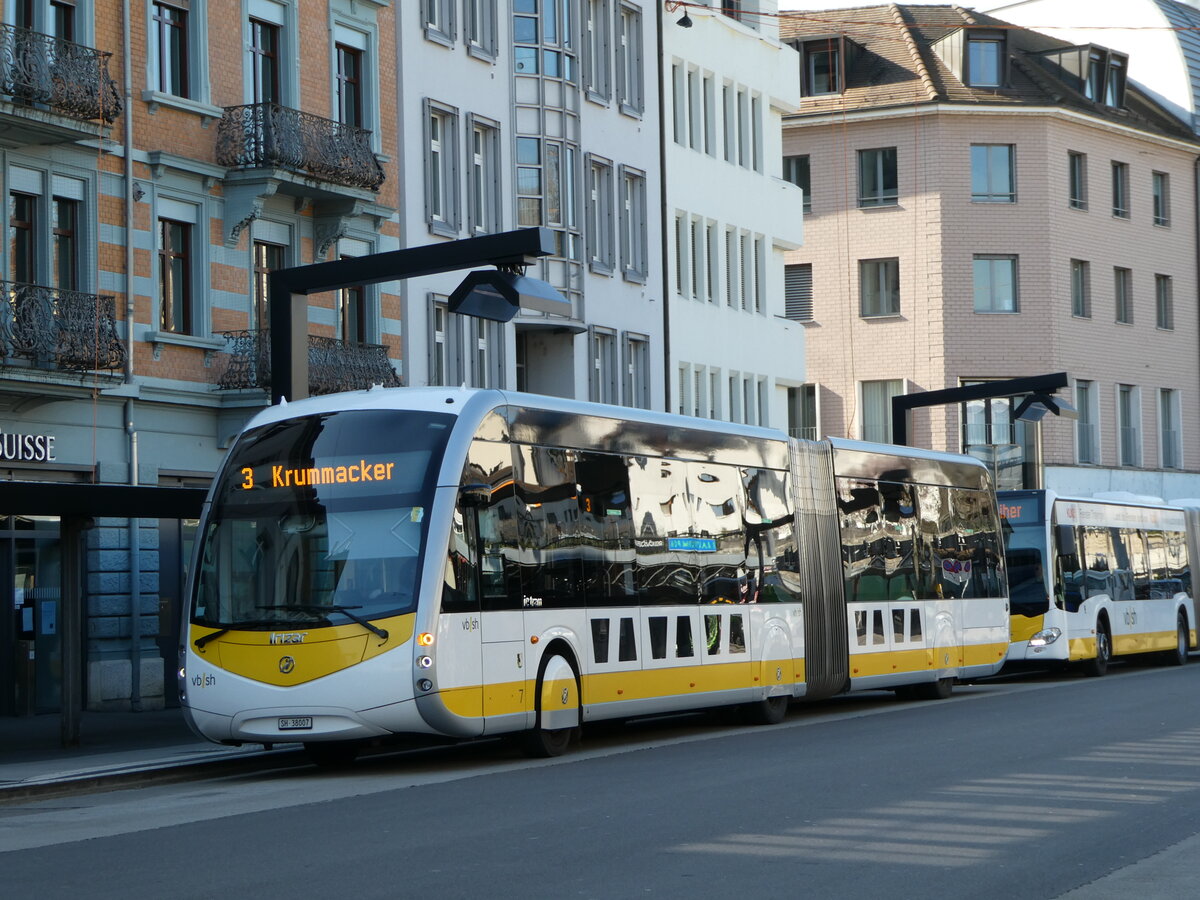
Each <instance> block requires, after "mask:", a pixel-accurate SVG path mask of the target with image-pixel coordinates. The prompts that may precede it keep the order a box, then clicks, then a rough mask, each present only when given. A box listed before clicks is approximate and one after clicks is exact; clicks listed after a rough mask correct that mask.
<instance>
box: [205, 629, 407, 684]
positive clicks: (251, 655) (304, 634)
mask: <svg viewBox="0 0 1200 900" xmlns="http://www.w3.org/2000/svg"><path fill="white" fill-rule="evenodd" d="M415 620H416V615H415V614H413V613H407V614H405V615H402V616H392V617H391V618H387V619H375V620H373V621H372V622H371V624H372V625H374V626H376V627H377V628H382V629H383V630H384V631H386V632H387V633H388V637H387V640H386V641H383V640H380V638H379V636H378V635H376V634H373V633H372V632H370V631H367V629H365V628H363V627H362V626H361V625H359V624H357V623H351V624H349V625H337V626H334V627H332V628H320V627H318V628H313V627H308V628H304V627H296V628H280V629H278V630H276V631H239V630H230V631H227V632H225V633H224V634H222V635H221V636H220V637H216V638H213V639H212V640H211V641H209V642H208V643H207V644H205V645H204V646H202V647H197V646H196V641H197V640H198V639H199V638H202V637H204V636H205V635H206V634H213V633H214V632H216V631H218V630H219V629H217V628H207V627H205V626H203V625H192V626H191V627H190V629H189V630H188V640H189V641H190V642H191V648H192V650H193V651H194V652H195V653H197V654H198V655H199V656H200V657H202V658H203V659H206V660H208V661H210V662H212V664H213V665H215V666H220V667H221V668H222V669H224V670H226V671H227V672H232V673H233V674H234V675H241V676H242V677H243V678H249V679H251V680H252V681H259V682H262V683H263V684H273V685H277V686H279V687H292V686H293V685H297V684H304V683H305V682H306V681H313V680H315V679H317V678H324V677H325V676H326V675H332V674H333V673H334V672H340V671H341V670H343V669H348V668H350V667H351V666H353V665H356V664H358V663H360V662H362V661H364V660H367V659H371V658H372V657H375V656H379V655H380V654H381V653H386V652H387V651H388V650H394V649H395V648H397V647H399V646H400V645H401V644H404V643H405V642H407V641H409V640H411V639H412V635H413V623H414V622H415Z"/></svg>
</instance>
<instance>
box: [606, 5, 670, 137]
mask: <svg viewBox="0 0 1200 900" xmlns="http://www.w3.org/2000/svg"><path fill="white" fill-rule="evenodd" d="M583 15H584V20H583V87H584V90H586V91H587V95H588V97H590V98H591V99H593V100H596V101H598V102H601V103H607V102H608V98H609V96H610V95H611V93H612V74H611V72H610V67H611V65H612V62H611V50H610V47H609V44H610V40H611V38H610V32H611V28H612V25H611V22H612V19H611V18H610V16H609V13H608V0H587V2H586V5H585V7H584V11H583ZM678 68H679V67H678V66H676V67H675V71H676V72H678ZM676 97H678V94H677V95H676ZM676 140H678V137H676Z"/></svg>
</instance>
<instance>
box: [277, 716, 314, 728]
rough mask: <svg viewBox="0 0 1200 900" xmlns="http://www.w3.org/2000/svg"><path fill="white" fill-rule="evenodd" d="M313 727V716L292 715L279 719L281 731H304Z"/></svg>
mask: <svg viewBox="0 0 1200 900" xmlns="http://www.w3.org/2000/svg"><path fill="white" fill-rule="evenodd" d="M308 728H312V716H291V717H290V718H286V719H285V718H281V719H280V720H279V730H280V731H303V730H305V729H308Z"/></svg>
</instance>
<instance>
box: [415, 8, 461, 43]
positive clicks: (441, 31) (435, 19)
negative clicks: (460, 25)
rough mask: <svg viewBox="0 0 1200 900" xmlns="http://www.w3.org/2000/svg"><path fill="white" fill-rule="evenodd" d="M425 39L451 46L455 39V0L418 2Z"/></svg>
mask: <svg viewBox="0 0 1200 900" xmlns="http://www.w3.org/2000/svg"><path fill="white" fill-rule="evenodd" d="M420 2H421V17H422V18H423V19H424V24H425V37H426V38H427V39H429V40H431V41H437V42H438V43H439V44H453V43H454V37H455V21H454V6H455V2H456V0H420Z"/></svg>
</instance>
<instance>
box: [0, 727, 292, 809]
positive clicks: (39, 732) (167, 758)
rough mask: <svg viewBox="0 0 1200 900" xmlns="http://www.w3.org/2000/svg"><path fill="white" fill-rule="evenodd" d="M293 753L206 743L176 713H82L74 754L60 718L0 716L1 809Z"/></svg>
mask: <svg viewBox="0 0 1200 900" xmlns="http://www.w3.org/2000/svg"><path fill="white" fill-rule="evenodd" d="M297 747H298V745H286V746H282V747H279V748H277V749H275V750H269V751H268V750H264V749H263V747H262V745H260V744H248V745H246V746H245V747H226V746H221V745H218V744H211V743H209V742H208V741H205V740H201V739H200V738H198V737H196V736H195V735H194V734H192V732H191V731H190V730H189V729H188V727H187V725H186V724H185V723H184V721H183V714H182V713H181V712H180V711H179V710H178V709H163V710H153V711H148V712H140V713H135V712H85V713H83V719H82V723H81V726H80V741H79V745H78V746H76V747H63V746H62V745H61V743H60V740H59V717H58V716H57V715H46V716H28V717H18V718H12V717H0V803H3V802H5V801H7V800H13V799H21V798H26V797H30V796H43V795H47V794H54V793H64V792H66V791H69V790H73V789H81V788H82V789H88V788H99V787H104V786H106V785H109V786H116V785H120V784H133V783H136V782H138V781H144V780H148V779H149V778H150V777H151V773H157V774H158V777H160V778H166V777H169V775H170V773H171V772H174V773H175V774H176V775H182V774H183V772H182V771H181V770H183V769H185V768H195V767H212V768H216V767H219V766H221V765H230V764H237V763H241V764H242V765H244V764H245V761H246V760H247V759H248V758H251V759H253V758H267V759H273V758H276V757H280V758H282V757H287V758H289V759H292V760H294V759H295V758H296V756H297V754H296V752H295V751H296V750H297ZM280 761H282V759H281V760H280Z"/></svg>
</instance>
